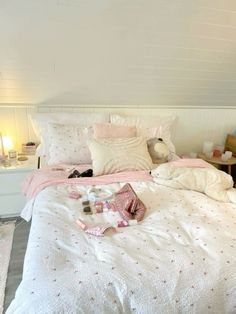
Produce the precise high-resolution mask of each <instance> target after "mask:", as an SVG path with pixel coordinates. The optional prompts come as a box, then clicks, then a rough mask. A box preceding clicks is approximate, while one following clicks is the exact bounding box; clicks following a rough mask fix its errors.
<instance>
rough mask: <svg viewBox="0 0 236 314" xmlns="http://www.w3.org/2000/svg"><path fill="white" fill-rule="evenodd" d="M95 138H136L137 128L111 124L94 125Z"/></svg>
mask: <svg viewBox="0 0 236 314" xmlns="http://www.w3.org/2000/svg"><path fill="white" fill-rule="evenodd" d="M93 132H94V138H108V137H110V138H122V137H135V136H136V127H135V126H124V125H116V124H111V123H95V124H94V125H93Z"/></svg>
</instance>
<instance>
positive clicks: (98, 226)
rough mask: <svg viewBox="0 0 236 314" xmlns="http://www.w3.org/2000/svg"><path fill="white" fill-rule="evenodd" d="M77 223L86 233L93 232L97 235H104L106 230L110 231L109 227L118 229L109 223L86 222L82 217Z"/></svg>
mask: <svg viewBox="0 0 236 314" xmlns="http://www.w3.org/2000/svg"><path fill="white" fill-rule="evenodd" d="M76 223H77V225H78V226H80V228H81V229H83V230H84V231H85V232H86V233H89V234H92V235H94V236H96V237H101V236H104V234H105V232H106V231H108V230H109V229H112V230H113V231H116V229H115V228H114V227H113V226H112V225H110V224H108V223H90V222H85V221H83V220H81V219H77V220H76Z"/></svg>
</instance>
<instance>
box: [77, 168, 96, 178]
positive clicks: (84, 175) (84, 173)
mask: <svg viewBox="0 0 236 314" xmlns="http://www.w3.org/2000/svg"><path fill="white" fill-rule="evenodd" d="M92 176H93V169H88V170H86V171H84V172H82V173H81V174H80V177H92Z"/></svg>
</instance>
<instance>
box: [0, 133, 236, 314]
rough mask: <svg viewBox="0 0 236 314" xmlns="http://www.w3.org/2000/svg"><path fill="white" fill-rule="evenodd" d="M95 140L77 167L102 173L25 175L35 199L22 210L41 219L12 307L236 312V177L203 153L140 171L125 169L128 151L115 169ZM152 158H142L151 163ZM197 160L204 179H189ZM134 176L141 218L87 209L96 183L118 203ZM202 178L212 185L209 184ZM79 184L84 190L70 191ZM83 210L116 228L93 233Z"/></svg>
mask: <svg viewBox="0 0 236 314" xmlns="http://www.w3.org/2000/svg"><path fill="white" fill-rule="evenodd" d="M129 131H130V130H129ZM67 135H68V132H67ZM124 141H125V142H126V144H125V145H127V138H126V137H124ZM112 142H113V143H114V142H116V141H115V140H113V141H112ZM92 143H93V144H94V142H92ZM99 143H100V142H99ZM104 143H105V144H104ZM132 143H133V142H132ZM135 143H136V144H137V142H136V140H135ZM95 144H96V145H97V142H95ZM95 144H94V145H95ZM136 144H135V146H136ZM96 145H95V147H94V146H91V147H92V148H91V147H90V149H91V152H92V165H83V166H76V169H78V171H79V172H82V171H83V170H85V169H88V168H90V167H91V166H92V167H93V169H94V171H95V174H96V175H95V176H94V177H89V178H81V177H78V178H71V179H68V173H70V172H71V169H72V168H71V167H72V166H68V165H64V166H62V165H60V166H58V165H52V164H51V166H50V167H48V168H47V167H46V168H43V169H40V170H37V171H35V172H34V173H32V174H31V176H30V177H28V179H27V181H26V182H25V183H24V187H23V188H24V191H25V193H26V194H27V197H28V199H29V201H28V202H27V204H26V206H25V208H24V209H23V211H22V217H24V218H25V219H26V220H29V219H32V222H31V224H32V225H31V230H30V235H29V240H28V246H27V251H26V255H25V262H24V270H23V278H22V282H21V284H20V285H19V287H18V289H17V291H16V295H15V299H14V300H13V301H12V303H11V305H10V307H9V308H8V310H7V312H6V313H7V314H11V313H37V314H38V313H40V314H41V313H44V314H45V313H86V314H87V313H142V314H143V313H236V235H235V227H236V204H235V199H234V195H235V189H233V188H232V178H231V177H230V176H228V175H224V174H222V172H221V171H219V170H217V169H213V168H212V167H210V166H209V167H208V166H207V165H206V164H204V165H203V166H202V165H199V161H196V164H193V163H192V164H191V166H190V165H189V164H188V165H187V166H186V164H185V165H184V166H183V165H180V164H181V163H180V164H179V166H178V164H177V163H176V162H173V161H170V162H167V163H166V164H164V165H160V166H158V167H155V168H153V170H152V171H151V173H150V169H137V170H135V171H134V169H130V164H129V163H128V164H129V167H128V168H129V169H126V168H127V167H126V166H125V165H126V164H125V161H124V160H123V161H122V162H121V161H120V163H119V165H118V166H119V169H123V170H122V171H119V172H113V173H111V172H112V171H111V169H113V170H114V167H115V166H114V164H112V165H110V164H109V166H108V165H107V161H106V162H104V164H103V167H101V164H102V160H104V158H105V157H104V155H102V156H99V154H98V151H97V149H98V147H97V146H96ZM104 145H105V147H107V140H102V147H103V149H104ZM110 145H111V143H109V146H110ZM120 145H121V142H119V149H120V147H121V146H120ZM131 146H132V145H131ZM94 151H95V155H96V158H95V159H96V161H95V160H94ZM112 151H113V152H114V151H115V148H114V147H113V149H112ZM131 155H132V152H131ZM141 155H142V154H141ZM105 156H107V151H105ZM100 157H101V160H100V161H99V162H98V161H97V160H99V158H100ZM55 158H56V159H57V158H58V156H55ZM137 158H138V157H137ZM144 159H145V157H144V155H142V158H141V161H140V162H136V163H135V165H136V166H137V165H139V166H138V167H141V168H142V167H143V168H145V167H149V166H147V164H146V163H148V161H145V162H144ZM126 161H127V160H126ZM117 163H118V161H117V160H116V162H115V164H116V165H117ZM200 163H201V161H200ZM140 165H141V166H140ZM166 165H168V166H166ZM122 167H124V168H122ZM190 168H191V169H194V171H195V172H198V173H199V176H198V174H197V175H196V174H195V179H196V176H197V179H196V180H195V179H194V178H193V177H192V179H193V180H195V181H196V186H195V188H193V187H192V186H186V185H184V183H186V182H188V180H189V178H187V179H186V176H185V177H183V176H182V177H181V178H182V179H180V175H181V174H183V173H185V174H186V173H189V169H190ZM73 169H74V168H73ZM104 169H108V170H107V172H106V173H104ZM158 169H159V170H158ZM173 169H175V170H176V169H177V170H176V171H177V172H178V174H176V173H175V172H173ZM180 169H181V170H180ZM198 170H199V171H198ZM171 171H172V172H171ZM203 172H204V176H205V177H204V178H203V177H202V173H203ZM170 173H171V174H170ZM190 174H191V171H190ZM206 174H207V178H209V181H208V179H207V180H206ZM200 176H201V178H200ZM214 176H215V178H216V180H215V179H212V178H213V177H214ZM222 176H223V177H222ZM221 177H222V178H221ZM177 178H178V179H177ZM199 178H200V179H199ZM181 180H183V181H181ZM184 180H185V181H184ZM186 180H187V181H186ZM217 180H221V181H222V182H223V183H222V185H219V184H218V183H217V184H218V185H217V187H219V186H220V187H222V190H223V191H224V192H225V191H226V192H227V193H223V192H222V194H221V196H222V199H220V200H218V199H215V195H214V183H215V182H216V181H217ZM176 181H178V184H180V185H179V186H176V185H175V184H176ZM127 182H128V183H130V184H131V186H132V188H133V189H134V191H135V192H136V194H137V196H138V198H139V199H140V200H141V201H142V202H143V203H144V204H145V206H146V212H145V216H144V218H143V220H142V221H140V222H138V223H137V224H134V225H129V226H126V227H120V228H117V221H118V220H119V219H120V214H119V212H115V211H113V210H106V211H104V212H103V213H93V214H92V215H86V214H85V213H84V212H83V201H84V200H86V199H90V196H91V195H90V192H89V191H91V189H94V188H95V189H97V190H98V191H101V192H104V193H105V194H103V201H104V202H108V203H109V200H110V199H112V197H113V196H114V195H115V192H117V191H119V190H120V188H121V187H123V186H124V184H126V183H127ZM170 182H171V183H170ZM174 182H175V183H174ZM199 182H200V183H199ZM203 182H206V185H208V187H209V186H210V187H212V184H213V188H210V189H209V188H207V189H203V190H201V189H202V184H203ZM217 182H218V181H217ZM172 183H174V186H173V185H172ZM227 183H229V185H227ZM181 184H182V185H181ZM206 191H207V193H206ZM209 191H210V192H209ZM211 191H212V192H213V195H211V194H209V193H211ZM72 192H74V193H78V194H80V196H81V197H80V198H78V199H76V198H71V197H70V195H71V193H72ZM228 192H230V193H228ZM227 197H228V198H227ZM90 200H91V202H93V201H94V200H95V199H90ZM77 219H82V220H84V221H86V222H88V223H109V224H110V225H111V226H114V227H116V228H115V231H114V230H113V232H112V233H109V234H107V235H104V236H101V237H96V236H94V235H91V234H88V233H86V232H84V230H82V229H81V228H80V227H79V226H78V224H77V223H76V220H77Z"/></svg>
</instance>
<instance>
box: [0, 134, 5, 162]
mask: <svg viewBox="0 0 236 314" xmlns="http://www.w3.org/2000/svg"><path fill="white" fill-rule="evenodd" d="M0 144H1V153H2V158H3V157H4V156H5V152H4V145H3V137H2V133H0Z"/></svg>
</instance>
